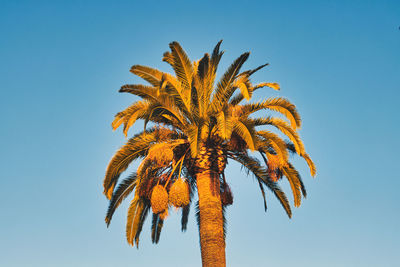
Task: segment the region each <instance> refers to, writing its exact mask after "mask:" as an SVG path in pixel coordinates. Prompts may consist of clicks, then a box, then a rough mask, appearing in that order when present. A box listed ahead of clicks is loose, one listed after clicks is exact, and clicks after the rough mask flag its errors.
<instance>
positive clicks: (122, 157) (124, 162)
mask: <svg viewBox="0 0 400 267" xmlns="http://www.w3.org/2000/svg"><path fill="white" fill-rule="evenodd" d="M173 133H174V132H173V131H171V130H169V129H166V128H159V129H150V130H149V131H147V132H141V133H138V134H136V135H135V136H134V137H132V138H131V139H129V140H128V142H127V143H126V144H125V145H123V146H122V147H121V148H120V149H119V150H118V151H117V152H116V153H115V154H114V156H113V157H112V159H111V161H110V163H109V164H108V167H107V170H106V175H105V178H104V182H103V186H104V194H105V195H106V197H107V198H108V199H110V198H111V196H112V193H113V191H114V187H115V185H116V183H117V182H118V178H119V176H120V175H121V173H122V172H124V171H125V170H126V169H127V168H128V166H129V164H130V163H131V162H132V161H133V160H135V159H137V158H140V157H144V156H145V155H146V153H147V150H148V148H149V146H150V145H151V143H152V142H156V141H161V140H165V139H168V138H177V136H175V137H174V136H173V135H172V134H173Z"/></svg>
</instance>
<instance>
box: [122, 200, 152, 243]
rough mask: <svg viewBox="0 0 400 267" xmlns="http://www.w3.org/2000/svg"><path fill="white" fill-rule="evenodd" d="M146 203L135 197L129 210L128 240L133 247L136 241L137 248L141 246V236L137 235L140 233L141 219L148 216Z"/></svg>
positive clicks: (127, 223)
mask: <svg viewBox="0 0 400 267" xmlns="http://www.w3.org/2000/svg"><path fill="white" fill-rule="evenodd" d="M144 209H145V203H144V200H143V199H142V198H139V197H138V196H135V197H134V198H133V199H132V201H131V204H130V206H129V208H128V218H127V221H126V239H127V241H128V244H130V245H131V246H133V245H134V241H136V246H138V245H139V236H138V235H137V233H138V232H139V230H141V229H139V228H140V222H141V218H142V217H144V216H146V215H147V212H148V209H147V212H146V213H144Z"/></svg>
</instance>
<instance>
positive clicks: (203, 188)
mask: <svg viewBox="0 0 400 267" xmlns="http://www.w3.org/2000/svg"><path fill="white" fill-rule="evenodd" d="M196 179H197V190H198V195H199V211H200V246H201V259H202V263H203V267H225V266H226V261H225V239H224V231H223V217H222V204H221V197H220V191H219V186H220V184H219V179H218V176H217V174H216V173H215V172H213V171H211V170H204V169H203V170H201V171H200V172H198V173H197V175H196Z"/></svg>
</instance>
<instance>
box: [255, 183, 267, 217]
mask: <svg viewBox="0 0 400 267" xmlns="http://www.w3.org/2000/svg"><path fill="white" fill-rule="evenodd" d="M257 182H258V185H259V186H260V191H261V195H262V197H263V200H264V210H265V211H267V199H266V197H265V191H264V187H263V185H262V183H261V182H260V180H257Z"/></svg>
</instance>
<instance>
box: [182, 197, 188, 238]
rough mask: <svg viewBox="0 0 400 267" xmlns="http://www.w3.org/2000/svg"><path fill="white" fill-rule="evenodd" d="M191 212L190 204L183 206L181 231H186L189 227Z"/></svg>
mask: <svg viewBox="0 0 400 267" xmlns="http://www.w3.org/2000/svg"><path fill="white" fill-rule="evenodd" d="M189 212H190V204H189V205H186V206H184V207H182V218H181V231H182V232H185V231H186V229H187V223H188V219H189Z"/></svg>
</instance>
